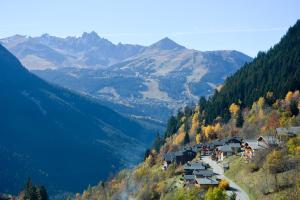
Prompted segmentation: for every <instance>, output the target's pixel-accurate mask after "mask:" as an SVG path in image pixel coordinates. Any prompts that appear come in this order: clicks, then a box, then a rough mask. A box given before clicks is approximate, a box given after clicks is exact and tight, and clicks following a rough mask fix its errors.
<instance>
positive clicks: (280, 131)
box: [276, 126, 300, 140]
mask: <svg viewBox="0 0 300 200" xmlns="http://www.w3.org/2000/svg"><path fill="white" fill-rule="evenodd" d="M276 134H277V136H278V138H279V139H280V140H282V139H284V138H290V137H295V136H297V134H300V126H293V127H280V128H276Z"/></svg>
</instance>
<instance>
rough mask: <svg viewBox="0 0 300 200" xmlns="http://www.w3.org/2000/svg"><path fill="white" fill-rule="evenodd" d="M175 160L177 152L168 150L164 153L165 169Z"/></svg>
mask: <svg viewBox="0 0 300 200" xmlns="http://www.w3.org/2000/svg"><path fill="white" fill-rule="evenodd" d="M174 160H175V153H174V152H168V153H165V154H164V165H163V169H164V170H165V169H167V167H168V165H169V164H171V163H172V162H173V161H174Z"/></svg>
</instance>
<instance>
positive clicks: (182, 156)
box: [163, 147, 196, 169]
mask: <svg viewBox="0 0 300 200" xmlns="http://www.w3.org/2000/svg"><path fill="white" fill-rule="evenodd" d="M163 157H164V164H163V168H164V169H166V168H167V167H168V165H169V164H171V163H172V162H174V161H175V162H176V164H178V165H179V164H182V165H183V164H185V163H187V162H188V161H191V160H193V159H194V158H195V157H196V152H195V151H194V150H193V149H192V148H190V147H186V148H184V149H183V150H180V151H176V152H168V153H165V154H164V156H163Z"/></svg>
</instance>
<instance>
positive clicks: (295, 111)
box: [290, 101, 299, 116]
mask: <svg viewBox="0 0 300 200" xmlns="http://www.w3.org/2000/svg"><path fill="white" fill-rule="evenodd" d="M290 109H291V113H292V115H294V116H297V115H298V114H299V109H298V105H297V103H296V101H292V102H291V105H290Z"/></svg>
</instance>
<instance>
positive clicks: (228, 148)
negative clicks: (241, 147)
mask: <svg viewBox="0 0 300 200" xmlns="http://www.w3.org/2000/svg"><path fill="white" fill-rule="evenodd" d="M218 150H219V151H222V152H232V149H231V146H229V145H224V146H219V147H218Z"/></svg>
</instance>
